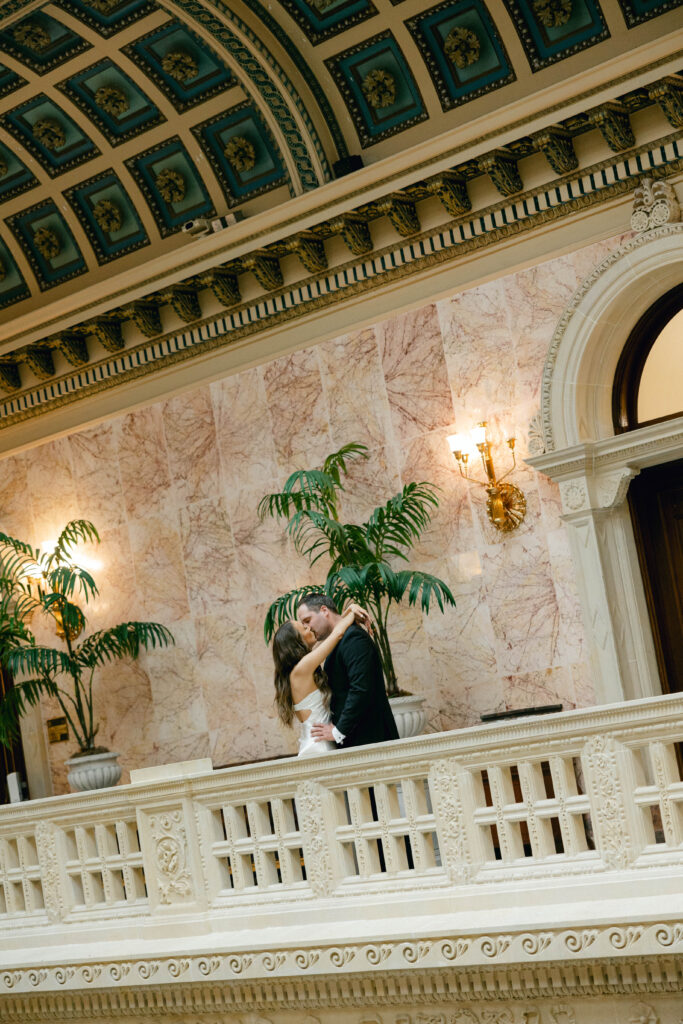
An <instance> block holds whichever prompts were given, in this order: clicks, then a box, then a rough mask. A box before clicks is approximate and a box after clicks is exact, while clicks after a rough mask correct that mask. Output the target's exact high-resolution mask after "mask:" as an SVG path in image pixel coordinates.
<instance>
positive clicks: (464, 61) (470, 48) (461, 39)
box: [443, 25, 481, 71]
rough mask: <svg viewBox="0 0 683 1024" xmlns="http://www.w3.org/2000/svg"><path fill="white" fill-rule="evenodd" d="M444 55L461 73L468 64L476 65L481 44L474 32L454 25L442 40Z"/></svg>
mask: <svg viewBox="0 0 683 1024" xmlns="http://www.w3.org/2000/svg"><path fill="white" fill-rule="evenodd" d="M443 48H444V53H445V54H446V56H447V57H448V59H449V60H452V61H453V63H454V64H455V66H456V68H459V69H460V70H461V71H462V70H463V68H468V67H469V66H470V64H476V62H477V61H478V60H479V54H480V53H481V43H480V42H479V37H478V35H477V34H476V32H473V31H472V29H470V28H464V27H463V26H461V25H456V27H455V28H453V29H451V31H450V32H449V33H448V35H447V36H446V38H445V40H444V44H443Z"/></svg>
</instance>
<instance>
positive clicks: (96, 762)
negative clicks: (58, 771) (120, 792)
mask: <svg viewBox="0 0 683 1024" xmlns="http://www.w3.org/2000/svg"><path fill="white" fill-rule="evenodd" d="M119 756H120V755H119V754H116V753H114V751H112V750H107V751H105V752H104V753H103V754H87V755H86V756H85V757H72V758H70V759H69V760H68V761H66V767H67V768H68V769H69V774H68V775H67V778H68V780H69V785H70V786H71V788H72V790H74V791H75V792H77V793H80V792H83V791H84V790H89V789H106V788H107V787H108V786H115V785H116V783H117V782H118V781H119V779H120V778H121V765H120V764H117V763H116V759H117V757H119Z"/></svg>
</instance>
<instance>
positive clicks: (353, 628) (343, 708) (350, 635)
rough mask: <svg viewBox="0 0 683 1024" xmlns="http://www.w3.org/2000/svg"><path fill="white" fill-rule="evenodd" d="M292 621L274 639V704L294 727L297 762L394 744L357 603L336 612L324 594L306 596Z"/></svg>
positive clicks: (377, 666) (378, 669)
mask: <svg viewBox="0 0 683 1024" xmlns="http://www.w3.org/2000/svg"><path fill="white" fill-rule="evenodd" d="M297 615H298V618H297V619H293V620H291V621H290V622H285V623H284V624H283V625H282V626H280V628H279V629H278V631H277V633H276V634H275V636H274V638H273V661H274V662H275V704H276V707H277V711H278V715H279V717H280V720H281V721H282V722H283V723H284V724H285V725H287V726H292V725H293V724H294V722H295V720H296V721H297V722H298V723H299V755H298V756H299V757H313V756H317V755H320V754H323V753H326V752H329V751H332V750H337V749H339V748H340V747H358V746H361V745H363V744H365V743H379V742H381V741H382V740H396V739H398V732H397V731H396V723H395V722H394V716H393V714H392V712H391V708H390V706H389V699H388V697H387V695H386V690H385V688H384V677H383V675H382V663H381V661H380V657H379V651H378V650H377V647H376V646H375V643H374V641H373V640H372V638H371V637H370V635H369V633H368V632H367V630H366V629H365V628H363V627H364V626H369V624H370V616H369V615H368V613H367V612H366V611H364V609H363V608H361V607H360V606H359V605H357V604H349V605H348V606H347V607H346V608H345V609H344V611H343V612H342V613H341V614H340V613H339V611H338V610H337V607H336V606H335V604H334V601H333V600H332V599H331V598H330V597H328V596H327V595H326V594H308V595H307V596H306V597H305V598H304V599H303V600H302V602H301V603H300V604H299V607H298V609H297Z"/></svg>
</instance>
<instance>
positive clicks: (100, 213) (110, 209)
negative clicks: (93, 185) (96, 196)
mask: <svg viewBox="0 0 683 1024" xmlns="http://www.w3.org/2000/svg"><path fill="white" fill-rule="evenodd" d="M92 213H93V217H94V218H95V220H96V221H97V223H98V224H99V226H100V227H101V228H102V230H103V231H107V232H108V233H109V234H111V232H112V231H118V230H119V228H120V227H121V226H122V224H123V215H122V213H121V210H120V209H119V207H118V206H117V205H116V203H113V202H112V201H111V199H100V200H99V202H97V203H95V206H94V208H93V212H92Z"/></svg>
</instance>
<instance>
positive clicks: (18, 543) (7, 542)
mask: <svg viewBox="0 0 683 1024" xmlns="http://www.w3.org/2000/svg"><path fill="white" fill-rule="evenodd" d="M0 547H7V548H12V550H13V551H16V552H17V553H18V554H21V555H28V557H29V558H30V559H32V561H34V562H37V561H38V555H39V552H38V550H37V549H36V550H34V549H33V548H32V547H31V545H30V544H26V542H25V541H23V540H17V539H16V537H10V536H9V535H8V534H6V533H3V532H2V531H1V530H0Z"/></svg>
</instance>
